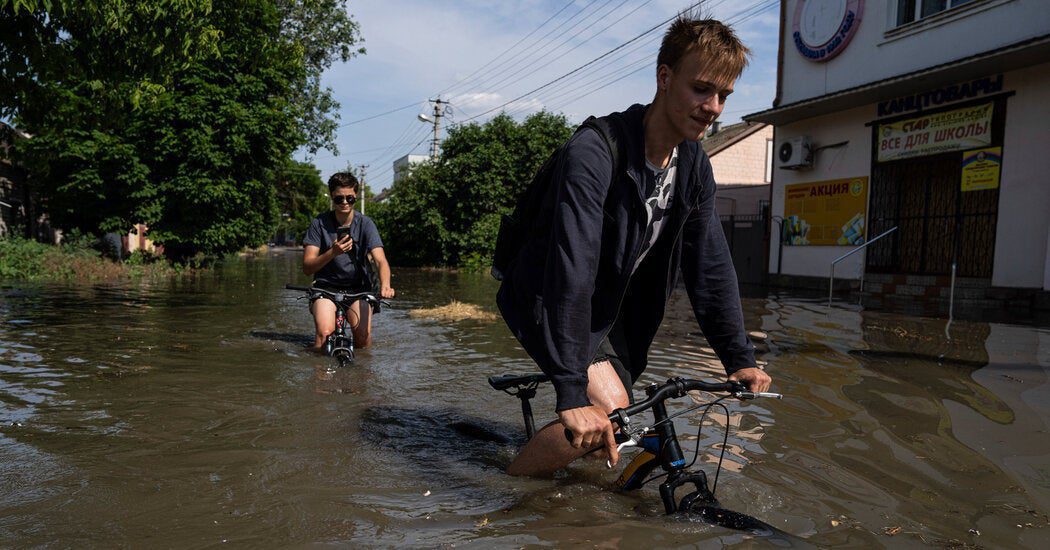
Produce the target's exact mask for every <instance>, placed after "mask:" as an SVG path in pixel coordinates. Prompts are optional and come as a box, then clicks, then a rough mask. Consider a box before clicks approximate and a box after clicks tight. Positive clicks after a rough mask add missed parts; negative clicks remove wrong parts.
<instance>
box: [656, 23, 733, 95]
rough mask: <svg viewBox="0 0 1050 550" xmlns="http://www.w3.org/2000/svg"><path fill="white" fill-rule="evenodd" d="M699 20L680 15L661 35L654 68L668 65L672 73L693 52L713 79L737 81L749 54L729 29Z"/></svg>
mask: <svg viewBox="0 0 1050 550" xmlns="http://www.w3.org/2000/svg"><path fill="white" fill-rule="evenodd" d="M702 17H703V16H702V15H701V14H699V13H694V12H683V13H681V14H679V16H678V17H677V18H676V19H675V21H674V23H671V26H670V27H668V29H667V32H666V33H665V34H664V39H663V42H662V43H661V44H660V53H659V54H658V55H657V56H656V65H657V67H659V66H660V65H667V66H668V67H670V68H671V69H672V70H675V69H677V68H678V65H680V64H681V62H682V58H683V57H685V55H686V54H689V53H694V52H695V53H698V54H700V55H701V56H703V58H704V59H705V66H706V67H708V68H709V69H713V73H712V76H713V77H715V78H718V79H720V80H727V81H728V80H736V79H737V78H739V77H740V74H741V73H743V72H744V69H745V68H746V67H747V63H748V59H749V58H750V56H751V50H750V49H748V47H747V46H745V45H744V43H743V42H741V41H740V39H739V38H737V36H736V33H734V32H733V29H732V28H730V27H729V25H726V24H725V23H722V22H721V21H718V20H717V19H705V18H702Z"/></svg>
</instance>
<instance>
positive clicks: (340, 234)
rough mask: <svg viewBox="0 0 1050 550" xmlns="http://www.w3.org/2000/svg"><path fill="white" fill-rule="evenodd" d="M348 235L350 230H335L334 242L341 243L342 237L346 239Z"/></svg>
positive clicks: (342, 228)
mask: <svg viewBox="0 0 1050 550" xmlns="http://www.w3.org/2000/svg"><path fill="white" fill-rule="evenodd" d="M349 234H350V228H349V227H340V228H338V229H336V230H335V240H337V241H341V240H343V237H346V236H347V235H349Z"/></svg>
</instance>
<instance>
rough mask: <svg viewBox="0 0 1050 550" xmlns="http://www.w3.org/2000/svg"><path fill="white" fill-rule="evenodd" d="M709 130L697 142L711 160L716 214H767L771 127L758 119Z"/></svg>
mask: <svg viewBox="0 0 1050 550" xmlns="http://www.w3.org/2000/svg"><path fill="white" fill-rule="evenodd" d="M715 124H716V125H717V123H715ZM712 129H713V130H714V131H711V132H709V133H708V135H707V136H705V137H704V139H703V141H701V142H700V145H701V146H703V148H704V151H705V152H706V153H707V156H708V157H710V159H711V169H712V171H713V172H714V175H715V182H717V184H718V193H717V194H716V195H715V209H716V210H717V211H718V214H719V215H720V216H723V217H725V216H760V215H764V214H768V212H766V210H768V204H769V183H770V181H771V179H772V168H773V157H772V153H773V127H772V126H770V125H768V124H762V123H760V122H741V123H739V124H732V125H729V126H725V127H719V126H712Z"/></svg>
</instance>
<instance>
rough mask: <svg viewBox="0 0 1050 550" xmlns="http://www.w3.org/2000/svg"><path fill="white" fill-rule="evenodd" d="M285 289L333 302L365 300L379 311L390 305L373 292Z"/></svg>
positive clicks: (302, 288) (289, 286)
mask: <svg viewBox="0 0 1050 550" xmlns="http://www.w3.org/2000/svg"><path fill="white" fill-rule="evenodd" d="M284 288H286V289H288V290H299V291H302V292H310V293H317V294H321V295H323V296H325V297H326V298H329V299H331V300H332V301H333V302H350V303H353V302H356V301H357V300H365V301H366V302H368V303H370V304H372V306H373V307H374V308H375V309H376V311H377V312H378V311H379V307H380V304H384V305H388V306H389V305H390V303H389V302H387V301H386V300H382V299H379V298H376V295H375V294H373V293H371V292H333V291H331V290H325V289H323V288H317V287H313V286H299V285H284Z"/></svg>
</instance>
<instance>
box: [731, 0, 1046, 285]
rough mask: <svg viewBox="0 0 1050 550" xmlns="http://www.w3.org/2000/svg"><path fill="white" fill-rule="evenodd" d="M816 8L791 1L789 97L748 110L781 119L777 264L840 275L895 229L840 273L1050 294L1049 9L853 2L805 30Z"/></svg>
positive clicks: (991, 0) (785, 63)
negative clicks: (919, 8)
mask: <svg viewBox="0 0 1050 550" xmlns="http://www.w3.org/2000/svg"><path fill="white" fill-rule="evenodd" d="M814 2H815V0H812V1H810V2H806V1H804V0H789V1H787V2H784V5H783V8H782V33H781V34H782V36H781V38H782V41H781V59H782V60H781V67H780V75H779V90H778V99H777V106H776V107H774V108H772V109H769V110H767V111H763V112H760V113H755V114H753V115H750V116H748V117H745V119H746V120H749V121H759V122H768V123H771V124H773V125H774V126H775V128H776V130H775V132H776V133H775V143H774V146H775V148H776V150H777V152H778V159H777V160H778V163H777V167H776V169H775V170H774V173H773V185H772V192H771V197H770V199H771V205H772V211H773V214H774V215H775V216H780V218H781V219H782V220H783V222H782V225H783V231H782V237H783V239H782V240H783V242H782V243H780V242H777V241H778V239H776V238H774V239H772V240H773V244H772V245H771V246H770V261H769V265H770V271H771V272H773V273H778V272H779V273H780V274H782V275H787V276H797V277H810V278H822V279H825V280H826V278H827V277H828V275H829V271H830V267H831V264H832V262H833V261H835V260H836V259H837V258H840V257H842V256H843V255H845V254H846V253H848V252H850V251H852V250H854V249H855V248H856V247H858V246H861V245H863V244H865V243H868V242H869V241H872V240H875V239H876V237H878V236H880V235H883V234H884V233H887V232H889V233H888V234H886V236H885V237H883V238H881V239H878V240H875V242H873V243H871V244H870V245H869V246H868V247H867V248H865V249H863V250H861V251H860V252H858V253H856V254H853V255H852V256H849V257H847V258H846V259H844V260H841V261H840V262H839V263H838V264H837V265H836V276H837V277H842V278H846V279H859V278H861V277H863V276H866V275H869V274H886V275H892V276H899V277H902V278H904V277H906V278H908V280H909V281H925V282H924V283H922V284H928V285H934V284H944V281H945V279H946V277H947V276H948V275H950V274H951V272H952V266H953V263H954V265H955V266H956V274H957V276H958V277H961V278H967V279H971V280H976V281H984V282H985V285H986V286H988V287H1005V288H1018V289H1037V290H1038V289H1043V290H1045V289H1050V148H1048V146H1047V145H1046V135H1047V132H1048V131H1050V130H1048V128H1047V127H1048V125H1050V15H1047V13H1046V10H1040V9H1035V7H1034V6H1031V5H1026V4H1023V3H1020V2H1010V1H1004V0H998V1H997V0H983V1H982V0H974V1H972V2H969V3H966V4H965V5H962V6H961V7H959V8H953V9H946V10H944V11H943V13H934V14H932V15H929V16H928V17H927V16H923V15H922V13H921V12H919V13H918V14H917V16H920V17H919V20H914V19H909V20H907V21H905V23H902V24H898V23H897V21H899V20H901V19H900V18H899V17H895V14H896V11H894V10H897V9H899V8H900V6H899V5H895V3H894V2H889V3H876V2H857V1H855V0H842V1H840V2H826V3H823V4H821V6H823V8H822V9H826V8H827V6H828V5H831V9H830V12H832V13H831V14H830V15H828V13H825V12H824V11H822V12H819V13H821V14H822V15H821V17H823V22H821V20H820V19H819V18H811V19H810V20H809V21H810V23H809V25H810V27H809V28H806V27H805V25H804V24H803V23H805V21H806V18H805V17H806V13H808V12H807V6H808V5H815V4H814ZM960 4H961V3H960ZM901 5H903V4H901ZM836 10H839V11H836ZM814 17H815V16H814ZM1008 22H1012V23H1008ZM793 25H794V26H793ZM820 25H824V26H825V27H827V28H826V29H825V28H822V27H820ZM990 28H995V29H998V30H997V31H996V32H995V33H990V32H988V29H990ZM829 53H830V55H829ZM774 229H775V228H774ZM901 280H903V279H901ZM916 284H918V283H916ZM913 291H914V292H925V290H923V289H917V290H916V289H913Z"/></svg>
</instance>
